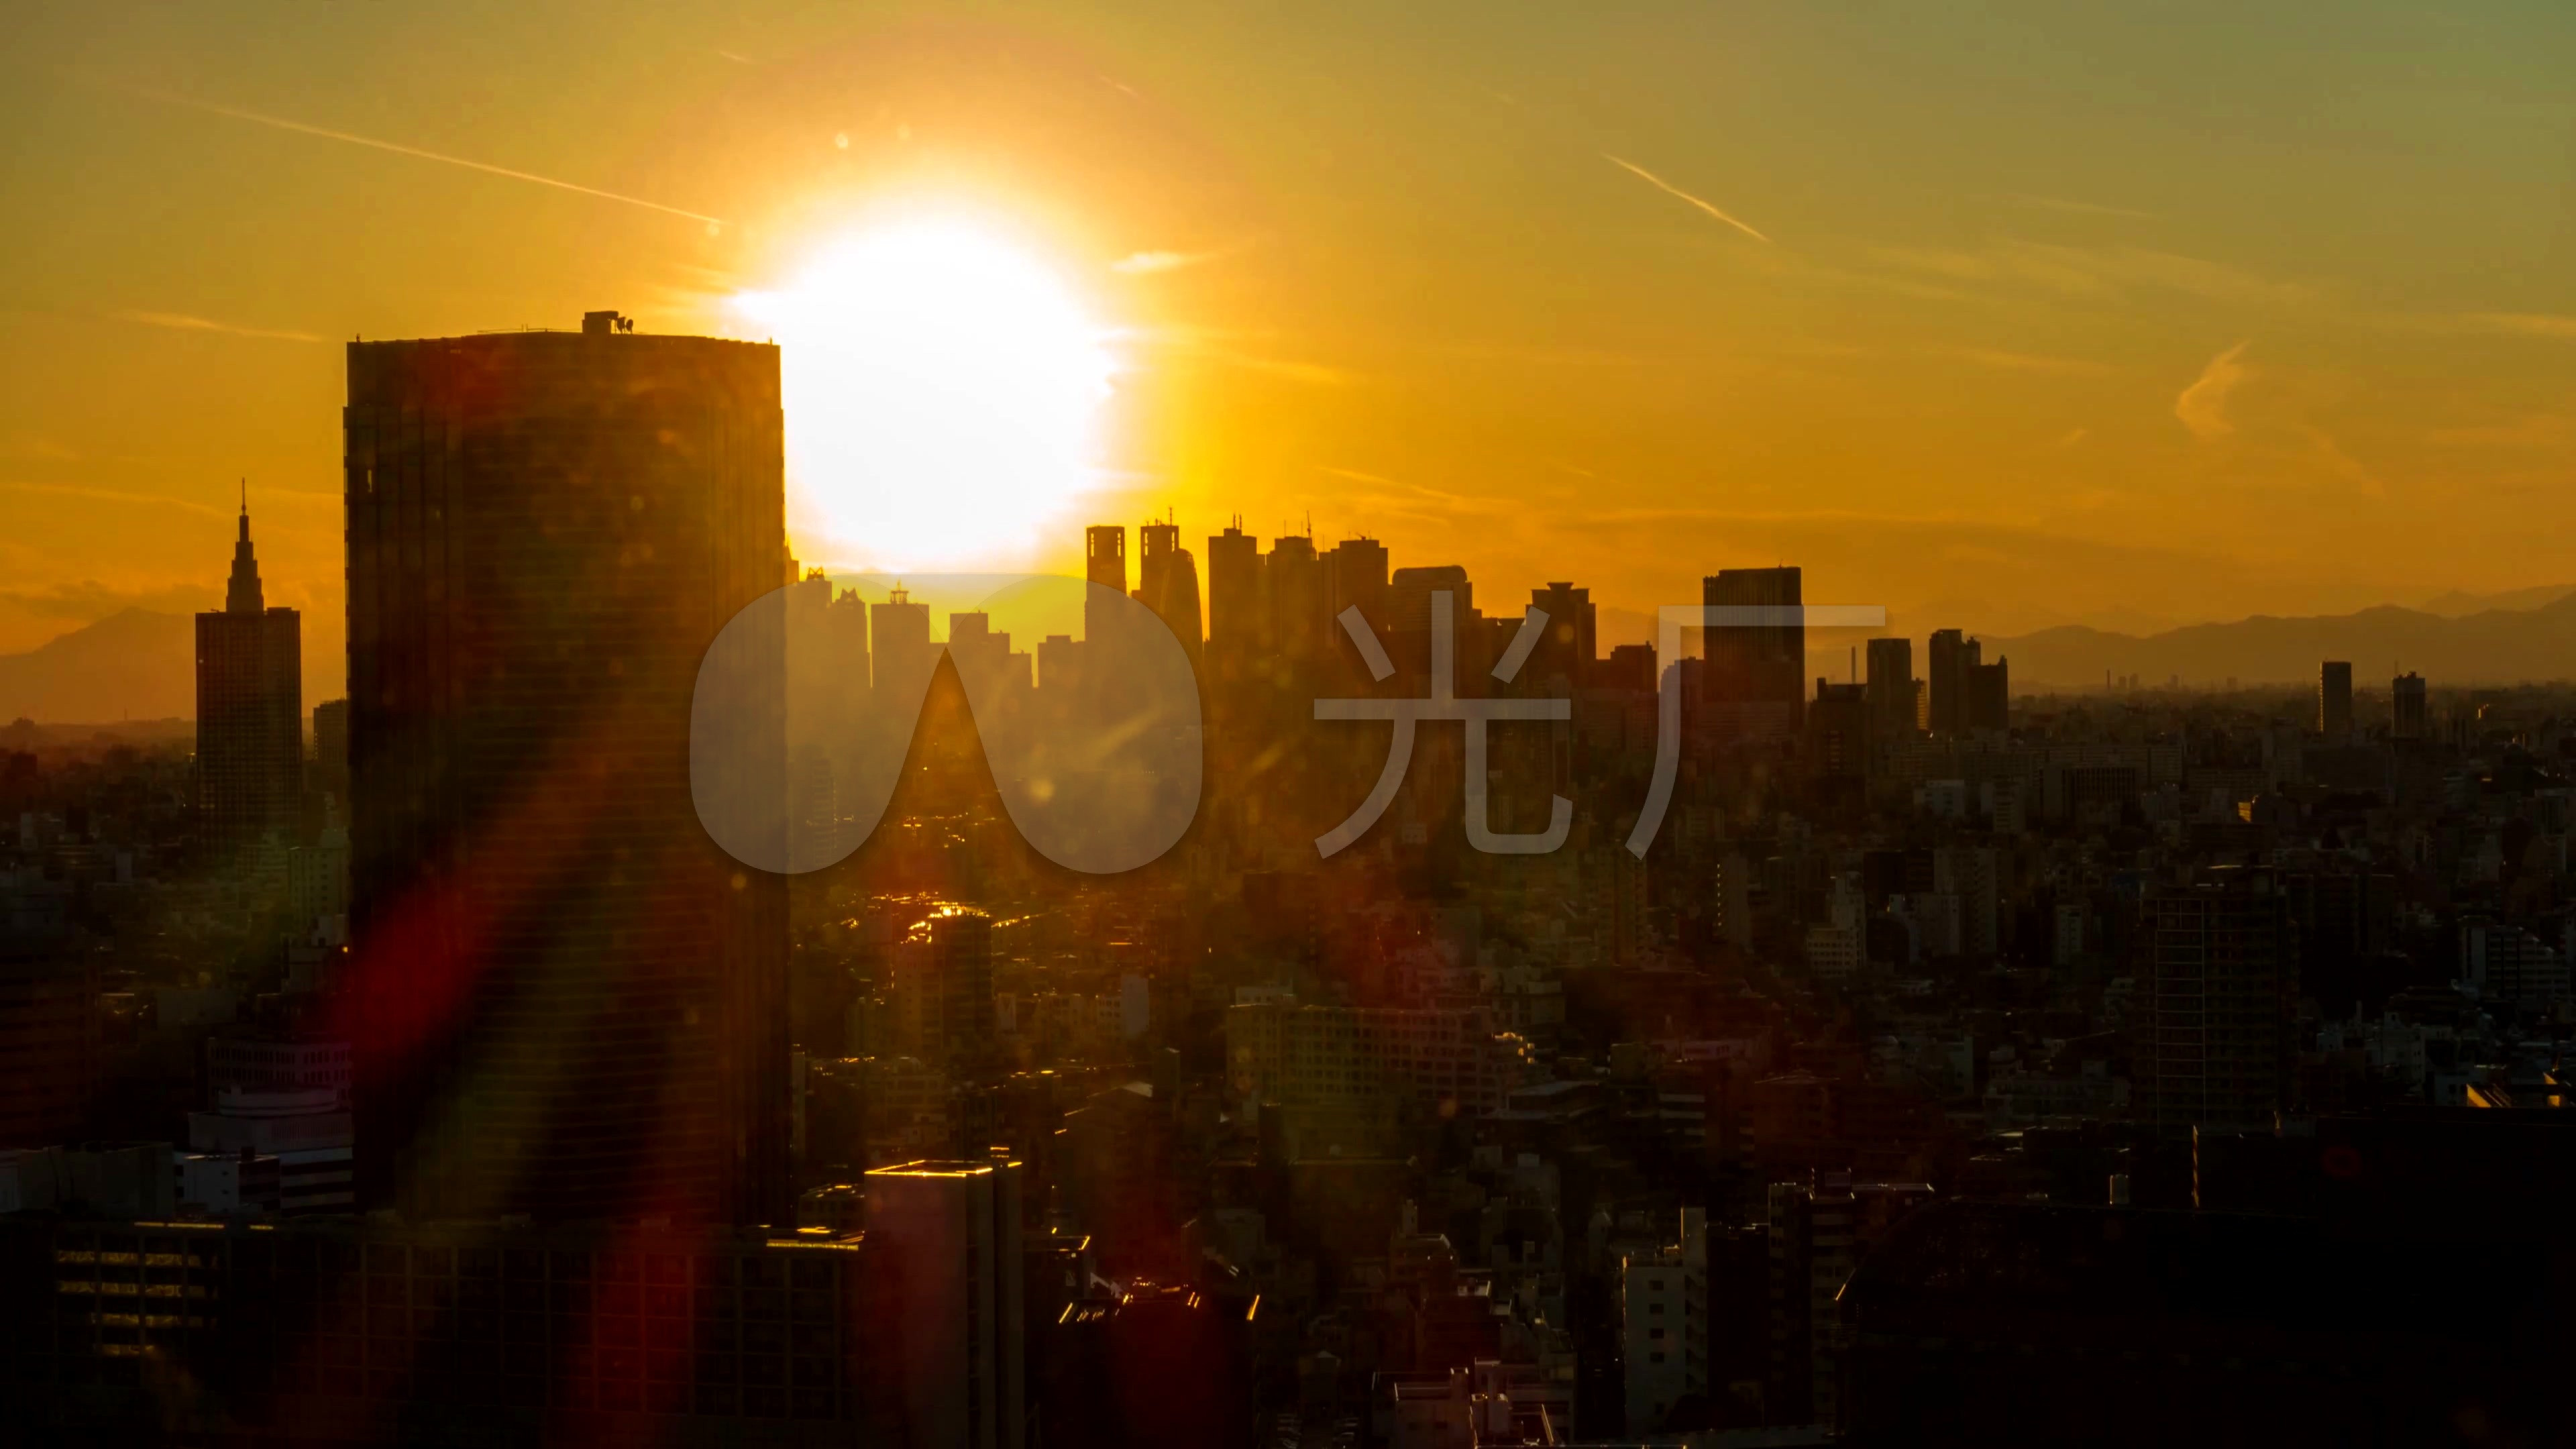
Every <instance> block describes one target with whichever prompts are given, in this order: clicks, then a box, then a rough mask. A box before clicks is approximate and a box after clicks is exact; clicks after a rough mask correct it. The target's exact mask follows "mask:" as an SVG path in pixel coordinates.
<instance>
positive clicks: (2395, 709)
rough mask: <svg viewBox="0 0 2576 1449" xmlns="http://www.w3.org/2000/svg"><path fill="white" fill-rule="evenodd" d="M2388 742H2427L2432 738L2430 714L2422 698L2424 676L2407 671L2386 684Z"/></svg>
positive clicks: (2423, 697)
mask: <svg viewBox="0 0 2576 1449" xmlns="http://www.w3.org/2000/svg"><path fill="white" fill-rule="evenodd" d="M2388 704H2389V710H2390V714H2389V721H2388V735H2389V738H2391V739H2399V740H2426V739H2431V738H2432V737H2433V726H2432V718H2431V713H2430V710H2429V708H2428V706H2427V703H2426V699H2425V694H2424V676H2422V675H2420V674H2417V673H2415V672H2414V671H2413V670H2411V669H2410V670H2408V671H2407V672H2406V673H2404V674H2401V675H2398V676H2397V677H2396V678H2395V679H2392V680H2390V681H2388Z"/></svg>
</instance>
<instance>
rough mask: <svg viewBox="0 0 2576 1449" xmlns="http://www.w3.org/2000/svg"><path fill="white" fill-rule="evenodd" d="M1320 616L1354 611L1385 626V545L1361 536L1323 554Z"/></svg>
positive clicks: (1345, 541) (1329, 616)
mask: <svg viewBox="0 0 2576 1449" xmlns="http://www.w3.org/2000/svg"><path fill="white" fill-rule="evenodd" d="M1324 574H1325V580H1324V581H1325V590H1324V613H1325V616H1326V617H1328V618H1332V617H1338V616H1339V615H1340V614H1341V612H1342V611H1343V610H1344V609H1351V608H1356V609H1358V610H1359V611H1360V612H1361V613H1362V614H1364V615H1366V616H1367V617H1368V621H1369V622H1370V623H1372V624H1375V625H1377V626H1378V627H1379V628H1381V629H1383V628H1385V627H1386V620H1385V618H1384V616H1383V615H1384V610H1385V607H1386V580H1387V558H1386V545H1385V544H1382V543H1380V542H1378V541H1377V540H1376V539H1373V538H1370V537H1367V536H1366V535H1362V536H1361V537H1359V538H1346V539H1343V540H1342V541H1341V542H1340V543H1337V544H1334V545H1333V547H1332V551H1331V552H1329V553H1327V554H1325V555H1324Z"/></svg>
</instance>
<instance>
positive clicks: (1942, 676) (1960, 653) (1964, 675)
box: [1926, 629, 1983, 735]
mask: <svg viewBox="0 0 2576 1449" xmlns="http://www.w3.org/2000/svg"><path fill="white" fill-rule="evenodd" d="M1927 652H1928V653H1929V654H1930V656H1931V657H1930V668H1929V670H1928V672H1927V677H1926V682H1927V683H1929V684H1930V686H1931V696H1932V697H1931V730H1932V733H1934V734H1936V735H1955V734H1957V733H1959V732H1960V731H1961V730H1964V729H1966V728H1967V726H1968V671H1969V670H1970V669H1971V668H1973V667H1974V666H1975V665H1976V663H1977V656H1978V654H1980V653H1981V652H1983V651H1981V650H1980V649H1979V648H1978V646H1977V643H1976V641H1975V640H1973V639H1970V638H1968V637H1967V636H1966V635H1965V634H1963V633H1961V632H1960V631H1959V630H1957V629H1935V630H1933V631H1932V638H1931V640H1930V644H1929V648H1928V650H1927Z"/></svg>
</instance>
